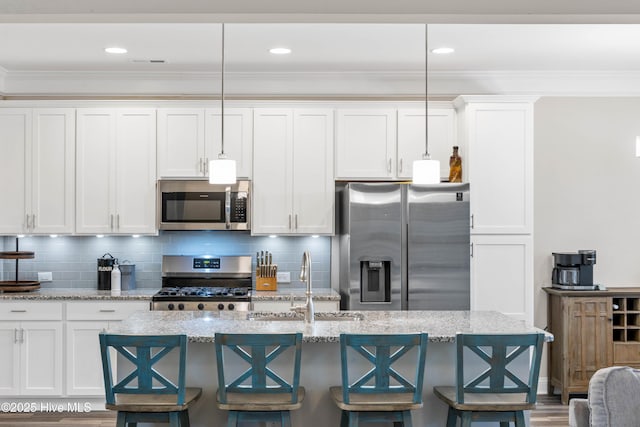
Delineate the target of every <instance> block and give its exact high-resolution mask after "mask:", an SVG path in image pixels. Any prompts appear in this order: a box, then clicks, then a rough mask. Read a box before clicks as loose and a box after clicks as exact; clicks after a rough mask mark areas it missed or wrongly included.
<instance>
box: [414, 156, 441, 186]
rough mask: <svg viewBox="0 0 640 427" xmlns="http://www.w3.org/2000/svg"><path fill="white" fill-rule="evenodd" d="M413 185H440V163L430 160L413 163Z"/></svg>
mask: <svg viewBox="0 0 640 427" xmlns="http://www.w3.org/2000/svg"><path fill="white" fill-rule="evenodd" d="M413 183H414V184H440V162H439V161H437V160H431V159H422V160H415V161H414V162H413Z"/></svg>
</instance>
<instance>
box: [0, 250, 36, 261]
mask: <svg viewBox="0 0 640 427" xmlns="http://www.w3.org/2000/svg"><path fill="white" fill-rule="evenodd" d="M34 257H35V253H34V252H28V251H9V252H0V259H33V258H34Z"/></svg>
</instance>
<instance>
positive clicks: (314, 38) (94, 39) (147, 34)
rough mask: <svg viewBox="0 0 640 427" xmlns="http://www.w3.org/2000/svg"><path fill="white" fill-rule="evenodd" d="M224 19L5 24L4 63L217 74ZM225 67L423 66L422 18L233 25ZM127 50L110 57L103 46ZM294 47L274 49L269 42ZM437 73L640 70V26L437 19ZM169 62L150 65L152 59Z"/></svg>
mask: <svg viewBox="0 0 640 427" xmlns="http://www.w3.org/2000/svg"><path fill="white" fill-rule="evenodd" d="M220 27H221V26H220V25H219V24H193V23H191V24H0V40H3V41H9V40H11V42H10V43H6V42H2V43H0V67H2V68H4V69H5V70H6V71H7V72H9V73H12V72H25V71H73V72H77V71H126V72H131V71H145V72H149V71H158V72H203V71H204V72H215V71H218V70H219V67H220V50H221V48H220V45H221V42H220V34H221V29H220ZM225 38H226V40H225V47H226V48H225V52H226V59H225V63H226V67H225V70H226V71H228V72H233V71H240V72H252V71H255V72H260V71H262V72H264V71H268V72H300V71H306V72H309V71H311V72H325V71H335V72H340V71H362V72H369V71H374V72H375V71H409V72H418V71H424V26H423V25H420V24H226V25H225ZM110 45H119V46H123V47H126V48H127V49H128V50H129V52H128V53H127V54H125V55H109V54H106V53H105V52H104V51H103V49H104V47H106V46H110ZM276 45H283V46H288V47H290V48H292V49H293V53H292V54H291V55H287V56H275V55H271V54H269V53H268V52H267V50H268V48H270V47H273V46H276ZM429 46H430V48H432V47H438V46H450V47H454V48H455V49H456V52H455V53H454V54H452V55H433V54H431V55H430V57H429V69H430V71H431V70H433V71H441V72H447V71H511V70H513V71H540V70H544V71H553V70H562V71H571V70H575V71H580V72H584V71H603V70H606V71H640V25H623V24H615V25H606V24H600V25H587V24H583V25H569V24H564V25H562V24H557V25H526V24H525V25H515V24H502V25H491V24H432V25H430V26H429ZM159 59H161V60H166V61H167V62H166V63H164V64H150V63H148V62H136V61H148V60H159Z"/></svg>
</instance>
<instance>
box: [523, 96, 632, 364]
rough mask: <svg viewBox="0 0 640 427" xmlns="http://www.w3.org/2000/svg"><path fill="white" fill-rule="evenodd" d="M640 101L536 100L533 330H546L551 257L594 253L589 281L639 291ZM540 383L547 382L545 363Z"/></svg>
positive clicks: (600, 99)
mask: <svg viewBox="0 0 640 427" xmlns="http://www.w3.org/2000/svg"><path fill="white" fill-rule="evenodd" d="M636 136H640V98H542V99H540V100H539V101H538V102H537V103H536V105H535V136H534V140H535V148H534V155H535V161H534V177H535V178H534V188H535V193H534V198H535V202H534V283H535V287H536V290H535V324H536V326H539V327H545V326H546V325H547V295H546V294H545V293H544V292H543V291H542V290H541V288H542V287H543V286H549V285H550V283H551V269H552V266H553V259H552V256H551V253H552V252H558V251H571V252H573V251H576V250H578V249H595V250H596V251H597V261H596V265H595V266H594V281H595V282H596V283H601V284H603V285H605V286H610V287H613V286H617V287H626V286H638V285H639V284H640V262H638V255H640V251H639V250H638V242H640V191H639V190H638V184H640V158H636V157H635V139H636ZM540 376H541V377H546V376H547V369H546V357H545V358H543V366H542V370H541V373H540Z"/></svg>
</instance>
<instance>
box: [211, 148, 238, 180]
mask: <svg viewBox="0 0 640 427" xmlns="http://www.w3.org/2000/svg"><path fill="white" fill-rule="evenodd" d="M235 183H236V161H235V160H231V159H227V158H226V156H225V155H224V154H221V155H219V156H218V158H217V159H216V160H210V161H209V184H235Z"/></svg>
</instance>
